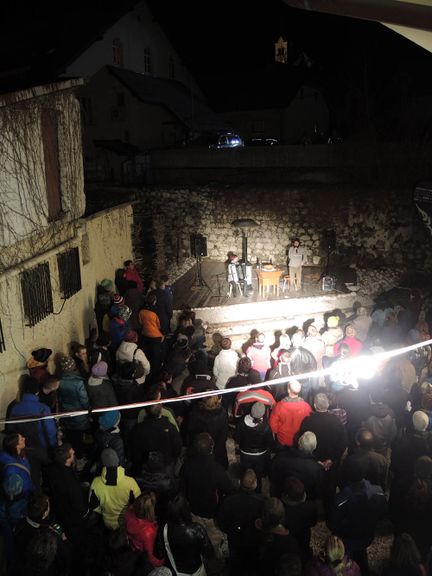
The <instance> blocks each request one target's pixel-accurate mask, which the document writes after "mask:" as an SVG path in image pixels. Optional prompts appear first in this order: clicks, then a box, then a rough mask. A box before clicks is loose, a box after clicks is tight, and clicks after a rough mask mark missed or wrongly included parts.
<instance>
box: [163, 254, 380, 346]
mask: <svg viewBox="0 0 432 576" xmlns="http://www.w3.org/2000/svg"><path fill="white" fill-rule="evenodd" d="M201 269H202V278H203V280H204V286H199V285H198V278H197V271H196V268H195V267H194V268H193V269H191V270H189V271H188V272H187V273H186V274H185V275H184V276H182V277H181V278H180V279H179V280H178V281H177V282H175V283H174V285H173V291H174V309H175V310H176V311H177V314H178V310H179V309H180V307H181V306H182V305H184V304H187V305H189V306H191V308H193V309H194V310H195V311H196V314H197V317H198V318H200V319H201V320H202V321H203V322H204V323H205V324H206V325H207V326H208V328H207V333H208V335H209V338H210V339H211V334H213V333H214V332H220V333H221V334H223V335H226V336H230V337H231V338H232V339H233V342H234V343H235V344H239V342H240V341H241V340H242V339H243V340H244V339H245V337H247V336H248V335H249V333H250V331H251V330H253V329H257V330H259V331H260V332H264V333H265V334H267V335H268V336H269V337H273V334H274V332H275V331H276V330H286V329H287V328H290V327H291V326H299V327H301V326H302V324H303V322H305V321H306V320H308V319H309V318H315V320H316V322H317V323H318V324H320V323H321V321H322V316H323V314H324V313H325V312H328V311H329V310H333V309H334V308H340V309H341V310H343V311H345V312H349V313H351V310H352V305H353V304H354V302H355V301H356V300H360V301H361V302H362V303H363V304H364V305H366V306H369V305H371V304H372V301H371V300H370V299H369V298H366V297H359V296H358V295H357V294H355V293H353V292H349V291H348V290H347V289H345V291H341V290H338V291H336V290H335V291H333V292H324V291H323V290H322V283H321V282H320V281H319V280H318V279H319V276H320V273H321V269H320V268H318V267H304V281H303V289H302V290H301V291H298V292H296V291H294V290H291V291H289V290H287V291H286V292H285V293H282V291H281V290H280V293H279V297H277V295H276V294H273V293H270V294H266V295H265V296H260V295H259V294H258V285H257V279H256V275H255V271H253V274H252V275H253V288H254V289H253V293H252V294H250V296H249V297H248V298H246V297H245V296H240V295H239V296H237V297H236V298H233V297H231V298H228V296H227V293H228V283H227V281H226V271H225V265H224V263H223V262H215V261H211V260H204V261H203V262H202V268H201ZM281 275H282V272H281ZM343 287H344V285H343ZM174 321H175V319H174Z"/></svg>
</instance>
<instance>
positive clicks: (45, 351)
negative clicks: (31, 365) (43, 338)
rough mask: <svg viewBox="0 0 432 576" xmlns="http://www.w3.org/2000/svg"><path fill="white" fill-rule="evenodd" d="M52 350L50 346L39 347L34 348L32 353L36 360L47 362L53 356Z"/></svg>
mask: <svg viewBox="0 0 432 576" xmlns="http://www.w3.org/2000/svg"><path fill="white" fill-rule="evenodd" d="M51 354H52V350H50V349H49V348H38V349H37V350H33V352H32V353H31V355H32V356H33V358H34V359H35V360H36V362H42V363H44V362H46V361H47V360H48V358H49V357H50V356H51Z"/></svg>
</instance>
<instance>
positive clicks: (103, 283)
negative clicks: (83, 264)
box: [100, 278, 113, 290]
mask: <svg viewBox="0 0 432 576" xmlns="http://www.w3.org/2000/svg"><path fill="white" fill-rule="evenodd" d="M100 285H101V286H102V288H105V290H111V288H112V287H113V283H112V280H108V278H104V279H103V280H101V283H100Z"/></svg>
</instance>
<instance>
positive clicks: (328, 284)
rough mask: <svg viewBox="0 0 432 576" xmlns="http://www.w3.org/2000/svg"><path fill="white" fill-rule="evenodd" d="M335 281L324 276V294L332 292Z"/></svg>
mask: <svg viewBox="0 0 432 576" xmlns="http://www.w3.org/2000/svg"><path fill="white" fill-rule="evenodd" d="M335 286H336V281H335V279H334V278H333V277H332V276H324V278H323V279H322V289H323V291H324V292H332V291H333V290H334V289H335Z"/></svg>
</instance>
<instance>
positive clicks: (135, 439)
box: [129, 416, 182, 472]
mask: <svg viewBox="0 0 432 576" xmlns="http://www.w3.org/2000/svg"><path fill="white" fill-rule="evenodd" d="M129 447H130V450H131V459H132V463H133V466H134V470H136V471H137V472H139V471H140V470H141V468H142V466H143V464H145V463H146V462H147V460H148V455H149V452H161V453H162V454H163V455H164V461H165V464H171V463H172V462H174V461H175V460H176V458H177V457H178V456H179V455H180V451H181V447H182V443H181V438H180V434H179V432H178V431H177V430H176V428H175V427H174V426H173V425H172V424H171V423H170V422H169V421H168V419H167V418H165V417H164V416H161V417H160V418H151V417H147V418H146V419H145V420H144V421H143V422H141V423H139V424H137V425H136V426H135V428H134V429H133V430H132V432H131V437H130V442H129Z"/></svg>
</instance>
